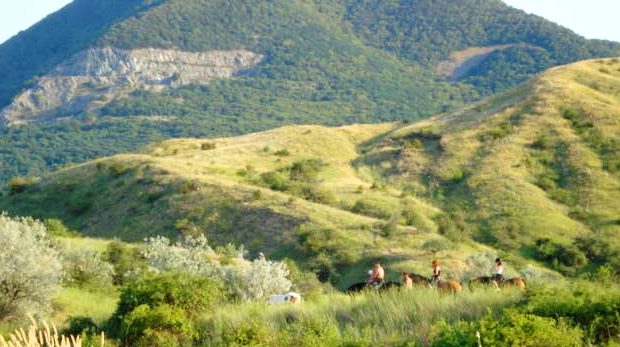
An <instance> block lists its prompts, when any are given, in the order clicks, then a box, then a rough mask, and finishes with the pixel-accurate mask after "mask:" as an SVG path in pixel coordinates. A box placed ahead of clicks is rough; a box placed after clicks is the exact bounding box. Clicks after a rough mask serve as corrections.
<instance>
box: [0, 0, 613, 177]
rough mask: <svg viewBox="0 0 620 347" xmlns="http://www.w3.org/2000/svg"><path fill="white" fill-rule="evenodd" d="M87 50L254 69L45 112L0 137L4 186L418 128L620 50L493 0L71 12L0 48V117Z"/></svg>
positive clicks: (127, 6)
mask: <svg viewBox="0 0 620 347" xmlns="http://www.w3.org/2000/svg"><path fill="white" fill-rule="evenodd" d="M93 47H115V48H119V49H125V50H134V49H138V48H147V47H148V48H154V49H167V50H175V51H177V52H212V51H229V50H239V49H244V50H247V51H251V52H255V53H257V54H260V55H262V56H263V57H264V59H263V60H262V61H261V62H260V63H259V64H258V65H256V66H254V67H252V68H250V69H249V70H247V71H243V72H242V73H239V74H236V75H235V76H234V78H232V79H215V80H212V81H209V83H208V84H205V83H199V84H192V83H190V84H187V85H183V86H181V87H178V88H165V89H164V90H163V91H153V90H150V89H147V88H140V87H137V88H135V89H131V88H129V89H127V90H123V92H119V93H111V94H110V93H108V94H106V93H102V92H101V87H100V86H98V85H97V84H96V83H92V82H87V83H82V84H81V85H80V86H79V88H78V89H79V91H78V92H79V93H81V94H80V96H81V97H83V98H85V99H89V98H90V99H91V100H90V102H88V103H85V104H84V103H80V102H78V103H77V105H78V106H77V107H74V105H71V107H70V105H68V104H67V103H66V102H65V104H61V105H60V106H59V107H57V108H55V109H54V110H52V111H53V113H54V119H59V120H57V121H53V122H51V123H49V122H37V121H36V116H35V117H34V119H35V120H34V121H33V122H31V123H32V124H29V125H25V126H17V127H15V126H13V127H7V126H0V142H1V143H0V145H1V146H2V148H3V149H2V151H0V158H1V163H2V167H0V177H1V178H3V179H8V178H9V177H12V176H16V175H41V174H42V173H44V172H46V171H47V170H49V169H50V168H58V167H60V166H62V165H63V164H66V163H71V162H73V163H75V162H82V161H85V160H88V159H92V158H94V157H99V156H104V155H110V154H115V153H121V152H126V151H131V150H135V149H137V148H140V147H141V146H144V145H145V144H147V143H150V142H152V141H157V140H162V139H166V138H171V137H187V136H190V137H204V136H230V135H238V134H241V133H248V132H253V131H262V130H266V129H269V128H273V127H277V126H282V125H289V124H301V123H303V124H324V125H342V124H351V123H355V122H364V123H371V122H381V121H394V120H417V119H421V118H425V117H428V116H430V115H431V114H434V113H437V112H439V111H444V110H448V109H455V108H456V107H458V106H460V105H462V104H464V103H466V102H469V101H472V100H477V99H479V98H481V97H482V96H485V95H488V94H490V93H494V92H497V91H501V90H504V89H506V88H508V87H512V86H514V85H516V84H518V83H520V82H522V81H524V80H526V79H527V78H528V77H530V76H531V75H532V74H534V73H537V72H539V71H542V70H543V69H546V68H548V67H551V66H554V65H557V64H563V63H567V62H572V61H576V60H580V59H585V58H590V57H599V56H609V55H617V54H618V53H619V52H620V46H619V45H618V44H616V43H611V42H603V41H592V40H585V39H584V38H581V37H579V36H577V35H575V34H574V33H572V32H570V31H569V30H567V29H564V28H562V27H560V26H558V25H555V24H553V23H551V22H548V21H546V20H544V19H542V18H539V17H536V16H531V15H527V14H525V13H524V12H522V11H519V10H516V9H512V8H510V7H508V6H506V5H505V4H503V3H502V2H500V1H495V0H467V1H459V2H457V3H455V2H451V1H429V0H416V1H391V2H385V1H375V0H373V1H347V0H338V1H319V0H313V1H297V0H296V1H254V2H251V3H248V2H244V1H219V0H218V1H216V0H192V1H181V0H166V1H164V0H161V1H111V2H110V1H105V2H104V1H93V0H88V1H87V0H76V1H74V2H73V3H71V4H70V5H68V6H67V7H65V8H64V9H62V10H61V11H59V12H57V13H55V14H52V15H50V16H49V17H47V18H46V19H45V20H43V21H42V22H40V23H38V24H37V25H35V26H33V27H32V28H30V29H29V30H27V31H25V32H22V33H20V34H19V35H17V36H15V37H14V38H12V39H11V40H9V41H7V42H6V43H4V44H2V45H1V46H0V77H1V78H2V80H3V84H2V86H0V105H3V106H5V105H9V104H10V103H11V101H12V100H13V98H14V97H16V96H17V95H18V94H19V93H20V92H21V91H23V90H28V88H31V87H32V88H33V89H32V90H35V91H36V90H42V89H45V88H41V84H40V83H43V82H42V81H44V79H45V76H46V74H48V73H50V71H51V70H52V69H53V68H54V67H55V66H58V65H59V64H66V63H67V62H70V61H71V59H70V58H71V57H74V56H75V54H78V53H79V52H81V51H83V50H85V49H87V48H93ZM446 66H447V67H446ZM69 67H71V66H69ZM439 67H443V68H441V69H440V68H439ZM69 70H71V69H69ZM71 71H73V70H71ZM438 71H439V72H438ZM73 77H75V76H73ZM171 77H174V76H171ZM37 88H38V89H37ZM60 94H61V95H64V94H63V93H60ZM85 99H79V100H78V101H83V100H85ZM65 101H66V100H65ZM32 102H33V103H34V104H36V105H37V107H39V106H41V105H45V104H46V102H49V98H47V97H43V98H38V99H37V98H36V97H33V100H32ZM18 104H19V103H18ZM15 116H16V117H18V119H19V117H20V116H23V114H19V113H17V114H16V115H15ZM29 119H30V118H29ZM42 119H47V118H45V117H42ZM60 120H62V121H60Z"/></svg>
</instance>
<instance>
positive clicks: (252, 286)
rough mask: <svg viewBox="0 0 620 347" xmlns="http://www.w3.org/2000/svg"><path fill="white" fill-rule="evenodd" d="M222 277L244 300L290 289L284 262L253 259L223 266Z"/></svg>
mask: <svg viewBox="0 0 620 347" xmlns="http://www.w3.org/2000/svg"><path fill="white" fill-rule="evenodd" d="M223 279H224V282H225V283H226V284H227V286H228V287H229V288H230V290H231V291H232V293H233V294H235V295H236V296H237V297H238V298H240V299H241V300H244V301H251V300H259V299H264V298H266V297H267V296H269V295H272V294H277V293H283V292H286V291H288V290H289V289H291V285H292V283H291V281H290V280H289V279H288V269H287V268H286V264H284V263H281V262H275V261H269V260H266V259H264V258H260V257H259V258H258V259H255V260H254V261H253V262H251V263H249V264H248V263H242V264H239V265H236V266H230V265H229V266H225V267H224V268H223Z"/></svg>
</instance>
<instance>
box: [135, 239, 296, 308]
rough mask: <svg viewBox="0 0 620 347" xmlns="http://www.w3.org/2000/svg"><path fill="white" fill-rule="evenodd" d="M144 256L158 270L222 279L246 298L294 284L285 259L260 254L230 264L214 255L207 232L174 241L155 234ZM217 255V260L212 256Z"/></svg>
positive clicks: (276, 290) (261, 296) (236, 294)
mask: <svg viewBox="0 0 620 347" xmlns="http://www.w3.org/2000/svg"><path fill="white" fill-rule="evenodd" d="M143 254H144V256H145V258H146V260H147V262H148V264H149V265H150V266H151V268H152V269H154V270H156V271H182V272H185V273H188V274H192V275H198V276H205V277H208V278H212V279H216V280H218V281H219V282H222V283H223V284H224V285H225V286H226V288H227V289H228V292H229V293H231V294H233V295H235V296H237V297H239V298H240V299H242V300H258V299H262V298H265V297H266V296H268V295H271V294H277V293H282V292H284V291H287V290H289V289H290V287H291V282H290V280H288V270H287V268H286V265H285V264H284V263H281V262H276V261H269V260H266V259H264V258H258V259H255V260H254V261H252V262H250V261H247V260H245V259H243V252H242V251H240V252H239V253H238V259H235V261H233V262H231V261H230V259H226V264H223V263H222V262H220V261H219V260H216V259H214V258H220V257H219V256H216V254H215V252H213V250H212V249H211V248H210V247H209V245H208V243H207V240H206V238H205V237H204V236H202V237H199V238H191V237H190V238H185V239H184V241H183V242H181V243H178V244H176V245H170V241H169V240H168V239H166V238H164V237H158V238H152V239H149V240H148V244H147V246H146V247H145V249H144V253H143ZM212 258H213V260H211V259H212Z"/></svg>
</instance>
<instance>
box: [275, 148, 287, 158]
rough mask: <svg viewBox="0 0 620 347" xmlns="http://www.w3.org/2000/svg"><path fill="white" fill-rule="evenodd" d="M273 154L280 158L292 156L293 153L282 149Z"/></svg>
mask: <svg viewBox="0 0 620 347" xmlns="http://www.w3.org/2000/svg"><path fill="white" fill-rule="evenodd" d="M273 154H274V155H275V156H278V157H288V156H289V155H291V152H289V151H288V149H280V150H277V151H275V152H273Z"/></svg>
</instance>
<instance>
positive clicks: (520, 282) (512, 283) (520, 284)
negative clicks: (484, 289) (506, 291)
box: [499, 277, 527, 289]
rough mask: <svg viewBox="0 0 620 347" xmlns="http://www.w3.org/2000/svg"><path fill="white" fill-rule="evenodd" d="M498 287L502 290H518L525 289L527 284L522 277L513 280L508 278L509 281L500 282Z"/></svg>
mask: <svg viewBox="0 0 620 347" xmlns="http://www.w3.org/2000/svg"><path fill="white" fill-rule="evenodd" d="M499 286H500V287H502V288H510V287H515V288H519V289H525V287H526V286H527V284H526V282H525V278H523V277H513V278H509V279H506V280H504V281H502V282H500V283H499Z"/></svg>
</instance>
